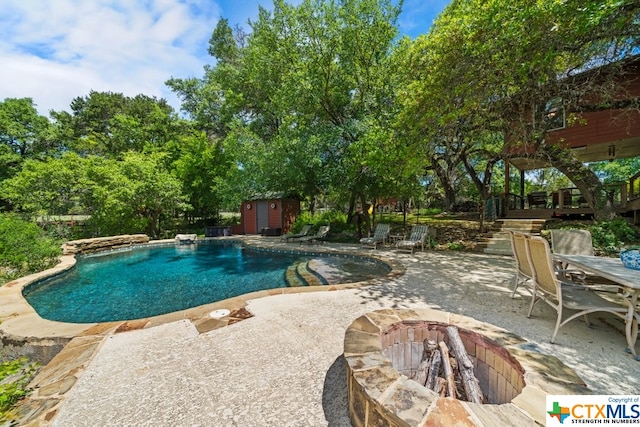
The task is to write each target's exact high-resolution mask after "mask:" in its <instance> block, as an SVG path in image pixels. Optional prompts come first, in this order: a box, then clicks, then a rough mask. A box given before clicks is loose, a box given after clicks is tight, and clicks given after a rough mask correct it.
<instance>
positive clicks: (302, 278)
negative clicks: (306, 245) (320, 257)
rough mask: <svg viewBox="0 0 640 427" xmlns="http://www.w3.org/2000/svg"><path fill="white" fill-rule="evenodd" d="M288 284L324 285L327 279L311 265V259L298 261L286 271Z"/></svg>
mask: <svg viewBox="0 0 640 427" xmlns="http://www.w3.org/2000/svg"><path fill="white" fill-rule="evenodd" d="M285 277H286V280H287V286H289V287H296V286H322V285H326V284H327V283H328V282H327V280H326V279H325V278H324V277H322V275H321V274H319V273H317V272H316V271H314V270H313V269H312V268H311V267H310V266H309V261H298V262H296V263H294V264H292V265H290V266H289V268H287V271H286V272H285Z"/></svg>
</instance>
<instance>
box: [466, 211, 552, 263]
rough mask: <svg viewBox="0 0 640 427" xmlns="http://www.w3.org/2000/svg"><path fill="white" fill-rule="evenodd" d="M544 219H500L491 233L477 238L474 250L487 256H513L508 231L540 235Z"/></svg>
mask: <svg viewBox="0 0 640 427" xmlns="http://www.w3.org/2000/svg"><path fill="white" fill-rule="evenodd" d="M545 222H546V221H545V220H544V219H500V220H497V221H495V222H494V224H493V227H492V231H490V232H489V233H486V234H484V235H483V236H481V237H479V238H478V241H477V246H476V250H477V251H481V252H483V253H487V254H498V255H513V251H512V250H511V239H510V237H509V231H519V232H523V233H531V234H540V231H541V230H542V229H543V228H544V226H545Z"/></svg>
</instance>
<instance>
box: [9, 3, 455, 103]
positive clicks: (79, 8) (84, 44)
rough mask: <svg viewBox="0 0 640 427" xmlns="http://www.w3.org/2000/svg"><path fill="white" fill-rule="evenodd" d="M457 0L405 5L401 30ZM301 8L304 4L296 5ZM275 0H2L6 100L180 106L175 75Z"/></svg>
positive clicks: (426, 23) (197, 73) (425, 21)
mask: <svg viewBox="0 0 640 427" xmlns="http://www.w3.org/2000/svg"><path fill="white" fill-rule="evenodd" d="M449 1H450V0H405V2H404V8H403V12H402V15H401V16H400V19H399V27H400V32H401V33H402V34H406V35H408V36H410V37H412V38H415V37H416V36H418V35H419V34H422V33H425V32H427V31H428V29H429V27H430V25H431V23H432V22H433V20H434V19H435V17H436V16H437V15H438V14H439V13H440V12H441V11H442V10H443V9H444V8H445V6H446V5H447V4H448V3H449ZM290 2H291V3H299V2H300V0H294V1H290ZM258 5H262V6H263V7H265V8H267V9H270V8H271V5H272V2H271V0H244V1H243V0H218V1H212V0H56V1H51V0H2V5H1V6H0V58H2V61H1V63H2V66H0V100H4V99H5V98H25V97H30V98H33V100H34V102H35V104H37V108H38V111H39V112H40V114H43V115H48V112H49V110H52V109H53V110H57V111H60V110H67V111H68V110H69V104H70V103H71V101H72V100H73V98H75V97H78V96H86V95H88V94H89V92H90V91H91V90H96V91H111V92H119V93H123V94H125V95H127V96H135V95H137V94H140V93H143V94H145V95H149V96H156V97H158V98H165V99H167V100H168V101H169V102H170V103H171V105H173V106H174V108H176V109H178V108H179V102H178V100H177V99H176V97H175V96H174V95H173V93H172V92H171V91H170V90H169V89H168V88H167V87H166V86H165V85H164V82H165V81H166V80H167V79H169V78H170V77H178V78H187V77H201V76H202V75H203V66H204V65H205V64H208V63H211V59H212V58H211V57H209V56H208V54H207V45H208V42H209V38H210V37H211V33H212V31H213V29H214V28H215V26H216V23H217V22H218V20H219V19H220V18H221V17H223V18H227V19H228V20H229V23H230V24H231V25H234V24H236V23H237V24H240V25H242V26H244V27H246V28H247V30H248V29H249V28H248V26H246V23H247V21H248V20H249V19H252V20H255V19H256V16H257V12H258Z"/></svg>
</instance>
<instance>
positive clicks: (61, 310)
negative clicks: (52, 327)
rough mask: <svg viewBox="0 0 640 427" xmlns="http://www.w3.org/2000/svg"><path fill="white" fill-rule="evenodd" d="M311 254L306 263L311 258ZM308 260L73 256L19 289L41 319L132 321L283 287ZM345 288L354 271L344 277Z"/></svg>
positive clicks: (222, 247) (221, 249)
mask: <svg viewBox="0 0 640 427" xmlns="http://www.w3.org/2000/svg"><path fill="white" fill-rule="evenodd" d="M318 257H319V256H318V255H314V256H313V258H318ZM310 258H311V256H309V255H306V256H305V255H295V254H284V253H277V252H266V251H255V250H250V249H243V248H242V246H241V245H240V244H239V243H211V244H198V245H175V246H173V245H172V246H168V247H155V248H154V247H137V248H133V249H132V250H130V251H126V252H110V253H108V254H99V255H97V256H87V257H80V259H79V260H78V262H77V264H76V266H75V267H74V268H72V269H71V270H69V271H68V272H65V273H63V274H61V275H59V276H56V277H53V278H49V279H46V280H43V281H41V282H38V283H34V284H33V285H30V286H28V287H26V288H25V289H24V291H23V294H24V296H25V298H26V299H27V301H28V302H29V303H30V304H31V306H32V307H33V308H34V309H35V310H36V312H37V313H38V314H39V315H40V316H41V317H43V318H45V319H49V320H57V321H61V322H70V323H94V322H110V321H119V320H131V319H139V318H145V317H150V316H156V315H160V314H166V313H171V312H174V311H179V310H184V309H187V308H191V307H197V306H199V305H203V304H208V303H212V302H215V301H220V300H223V299H226V298H231V297H235V296H239V295H242V294H246V293H249V292H253V291H259V290H265V289H273V288H280V287H286V286H287V285H286V281H285V271H286V269H287V267H289V266H290V265H292V264H293V263H294V262H296V261H299V260H308V259H310ZM330 258H331V259H333V260H332V261H330V262H333V263H335V265H336V268H337V269H340V268H344V267H348V266H349V265H351V264H357V270H358V273H357V274H356V276H362V277H371V276H375V275H380V274H386V272H387V271H388V268H385V266H381V265H380V264H379V263H372V262H361V261H360V260H359V261H358V262H357V263H354V262H353V261H351V262H345V261H344V260H342V261H341V260H340V259H338V258H335V257H326V258H325V262H326V259H330ZM345 277H349V281H353V280H358V279H360V278H361V277H355V278H354V277H353V271H352V272H347V274H346V275H345Z"/></svg>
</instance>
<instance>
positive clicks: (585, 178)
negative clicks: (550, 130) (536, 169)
mask: <svg viewBox="0 0 640 427" xmlns="http://www.w3.org/2000/svg"><path fill="white" fill-rule="evenodd" d="M543 149H544V152H545V153H546V154H547V155H548V156H549V160H550V161H551V164H552V166H553V167H555V168H556V169H558V170H559V171H560V172H562V173H563V174H565V175H566V176H567V178H569V179H570V180H571V182H572V183H573V185H575V186H576V187H577V188H578V190H580V193H581V194H582V197H584V199H585V201H586V202H587V204H588V205H589V207H590V208H591V209H593V211H594V218H595V219H596V220H598V221H606V220H612V219H615V217H616V210H615V207H614V206H613V204H612V202H611V200H609V198H608V197H607V195H606V191H605V188H604V185H603V184H602V182H601V181H600V179H599V178H598V176H597V175H596V174H595V173H594V172H593V171H591V170H590V169H588V168H587V167H586V166H585V165H584V164H583V163H582V162H580V161H579V160H577V159H576V158H575V156H573V155H572V154H570V153H568V152H567V150H563V149H562V148H560V147H558V146H549V145H545V146H543Z"/></svg>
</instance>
